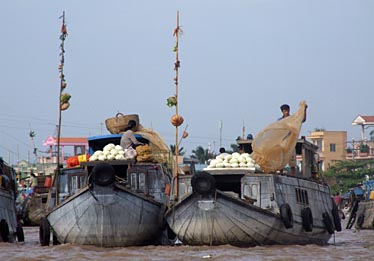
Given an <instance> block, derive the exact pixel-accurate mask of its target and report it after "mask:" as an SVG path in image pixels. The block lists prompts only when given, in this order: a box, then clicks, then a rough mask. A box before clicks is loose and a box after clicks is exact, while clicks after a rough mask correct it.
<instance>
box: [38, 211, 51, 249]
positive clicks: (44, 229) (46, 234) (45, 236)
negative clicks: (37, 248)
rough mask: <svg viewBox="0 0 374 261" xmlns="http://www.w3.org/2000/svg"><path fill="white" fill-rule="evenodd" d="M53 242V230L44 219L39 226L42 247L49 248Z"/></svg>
mask: <svg viewBox="0 0 374 261" xmlns="http://www.w3.org/2000/svg"><path fill="white" fill-rule="evenodd" d="M50 241H51V228H50V225H49V222H48V220H47V219H46V218H43V219H42V220H41V222H40V226H39V242H40V245H41V246H49V243H50Z"/></svg>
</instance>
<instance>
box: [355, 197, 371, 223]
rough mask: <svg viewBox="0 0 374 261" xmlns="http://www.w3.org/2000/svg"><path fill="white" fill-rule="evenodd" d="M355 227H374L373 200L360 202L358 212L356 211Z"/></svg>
mask: <svg viewBox="0 0 374 261" xmlns="http://www.w3.org/2000/svg"><path fill="white" fill-rule="evenodd" d="M351 215H352V213H351ZM355 227H356V228H357V229H374V201H373V200H370V201H360V202H359V203H358V209H357V213H355Z"/></svg>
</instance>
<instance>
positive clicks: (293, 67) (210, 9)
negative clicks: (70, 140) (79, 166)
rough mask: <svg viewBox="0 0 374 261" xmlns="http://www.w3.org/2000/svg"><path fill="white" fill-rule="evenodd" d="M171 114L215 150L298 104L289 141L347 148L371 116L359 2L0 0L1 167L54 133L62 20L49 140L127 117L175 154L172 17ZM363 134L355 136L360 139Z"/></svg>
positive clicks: (370, 18)
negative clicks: (300, 114) (65, 97)
mask: <svg viewBox="0 0 374 261" xmlns="http://www.w3.org/2000/svg"><path fill="white" fill-rule="evenodd" d="M177 10H179V12H180V25H181V26H182V30H183V32H184V33H183V35H182V37H181V39H180V42H179V46H180V48H179V50H180V53H179V57H180V61H181V67H180V71H179V105H180V107H179V110H180V114H181V115H182V116H183V117H184V119H185V123H184V124H183V125H182V127H181V129H182V130H183V128H184V127H185V126H186V125H187V124H188V132H189V137H188V138H187V139H185V140H183V142H182V144H181V146H182V147H184V148H185V149H186V150H187V154H191V151H192V150H193V149H195V148H196V147H197V146H199V145H201V146H203V147H204V148H208V146H209V144H210V147H211V149H212V150H215V151H217V150H218V149H219V145H220V129H219V122H220V121H222V123H223V127H222V146H224V147H227V148H228V147H229V146H230V144H232V143H235V138H236V137H237V136H241V135H242V128H243V123H244V126H245V130H246V134H248V133H252V134H253V135H255V134H256V133H257V132H259V131H260V130H261V129H263V128H264V127H266V126H267V125H268V124H269V123H271V122H273V121H274V120H276V119H277V118H278V117H279V116H280V109H279V106H280V105H281V104H283V103H288V104H290V105H291V112H294V111H296V109H297V107H298V104H299V102H300V101H301V100H306V102H307V104H308V105H309V108H308V119H307V121H306V122H305V123H304V124H303V127H302V131H301V134H300V135H306V136H308V135H309V132H310V131H313V130H314V129H315V128H324V129H326V130H331V131H347V132H348V135H347V138H348V140H351V139H352V138H355V139H360V131H361V129H360V127H358V126H352V120H353V119H354V118H356V116H358V115H374V109H373V107H374V106H373V99H374V26H373V25H374V15H373V13H374V1H372V0H366V1H364V0H351V1H348V0H313V1H308V0H305V1H304V0H294V1H291V0H289V1H281V0H241V1H239V0H231V1H228V0H226V1H221V0H188V1H186V0H185V1H169V0H168V1H152V0H149V1H142V0H134V1H124V0H117V1H94V0H80V1H76V0H64V1H57V0H38V1H37V0H28V1H26V0H23V1H21V0H12V1H1V2H0V12H1V15H0V24H1V29H0V32H1V41H0V52H1V59H0V75H1V79H0V90H1V101H0V156H2V157H3V158H4V159H5V160H6V161H10V162H11V163H15V162H16V161H17V160H19V159H28V158H29V159H30V160H33V159H34V158H33V155H32V148H33V144H32V141H31V139H30V138H29V136H28V132H29V131H30V129H31V130H33V131H35V133H36V137H35V145H36V147H37V148H38V149H40V150H46V148H45V147H43V145H42V144H43V141H44V140H45V139H46V138H47V137H48V136H49V135H54V134H55V133H56V124H57V122H58V94H59V81H60V79H59V72H58V65H59V60H60V57H59V53H60V49H59V45H60V43H61V42H60V40H59V36H60V27H61V22H62V21H61V19H59V17H60V16H61V14H62V12H63V11H65V15H66V23H67V29H68V37H67V39H66V41H65V49H66V53H65V67H64V72H65V78H66V81H67V83H68V86H67V88H66V92H69V93H70V94H71V95H72V99H71V106H70V108H69V109H68V110H67V111H65V112H63V117H62V134H61V135H62V136H63V137H82V136H83V137H86V136H93V135H100V134H108V131H107V130H106V128H105V123H104V122H105V119H107V118H110V117H113V116H115V114H116V113H117V112H122V113H124V114H133V113H136V114H139V117H140V122H141V124H142V125H143V126H144V127H148V128H153V129H154V130H155V131H157V132H159V133H160V134H161V135H162V137H163V138H164V139H165V142H166V143H167V144H168V145H169V144H174V143H175V136H174V133H175V132H174V130H175V128H174V127H173V126H172V125H171V124H170V117H171V116H172V115H173V114H174V112H175V110H174V108H169V107H167V106H166V99H167V98H168V97H169V96H171V95H173V94H174V93H175V86H174V82H173V78H174V75H175V71H174V70H173V67H174V61H175V53H174V52H173V46H174V45H175V38H174V37H173V29H174V28H175V25H176V12H177ZM372 129H373V128H371V129H368V130H366V131H367V136H368V137H369V132H370V130H372Z"/></svg>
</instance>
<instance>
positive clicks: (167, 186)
mask: <svg viewBox="0 0 374 261" xmlns="http://www.w3.org/2000/svg"><path fill="white" fill-rule="evenodd" d="M170 189H171V187H170V184H165V192H164V193H165V195H168V196H169V195H170Z"/></svg>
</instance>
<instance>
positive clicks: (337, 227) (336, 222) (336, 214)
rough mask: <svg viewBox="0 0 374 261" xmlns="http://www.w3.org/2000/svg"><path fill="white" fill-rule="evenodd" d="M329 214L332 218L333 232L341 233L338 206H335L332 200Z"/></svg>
mask: <svg viewBox="0 0 374 261" xmlns="http://www.w3.org/2000/svg"><path fill="white" fill-rule="evenodd" d="M331 214H332V218H333V220H334V227H335V230H336V231H338V232H340V231H342V223H341V220H340V216H339V209H338V206H336V204H335V202H334V200H333V201H332V210H331ZM343 215H344V214H343Z"/></svg>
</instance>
